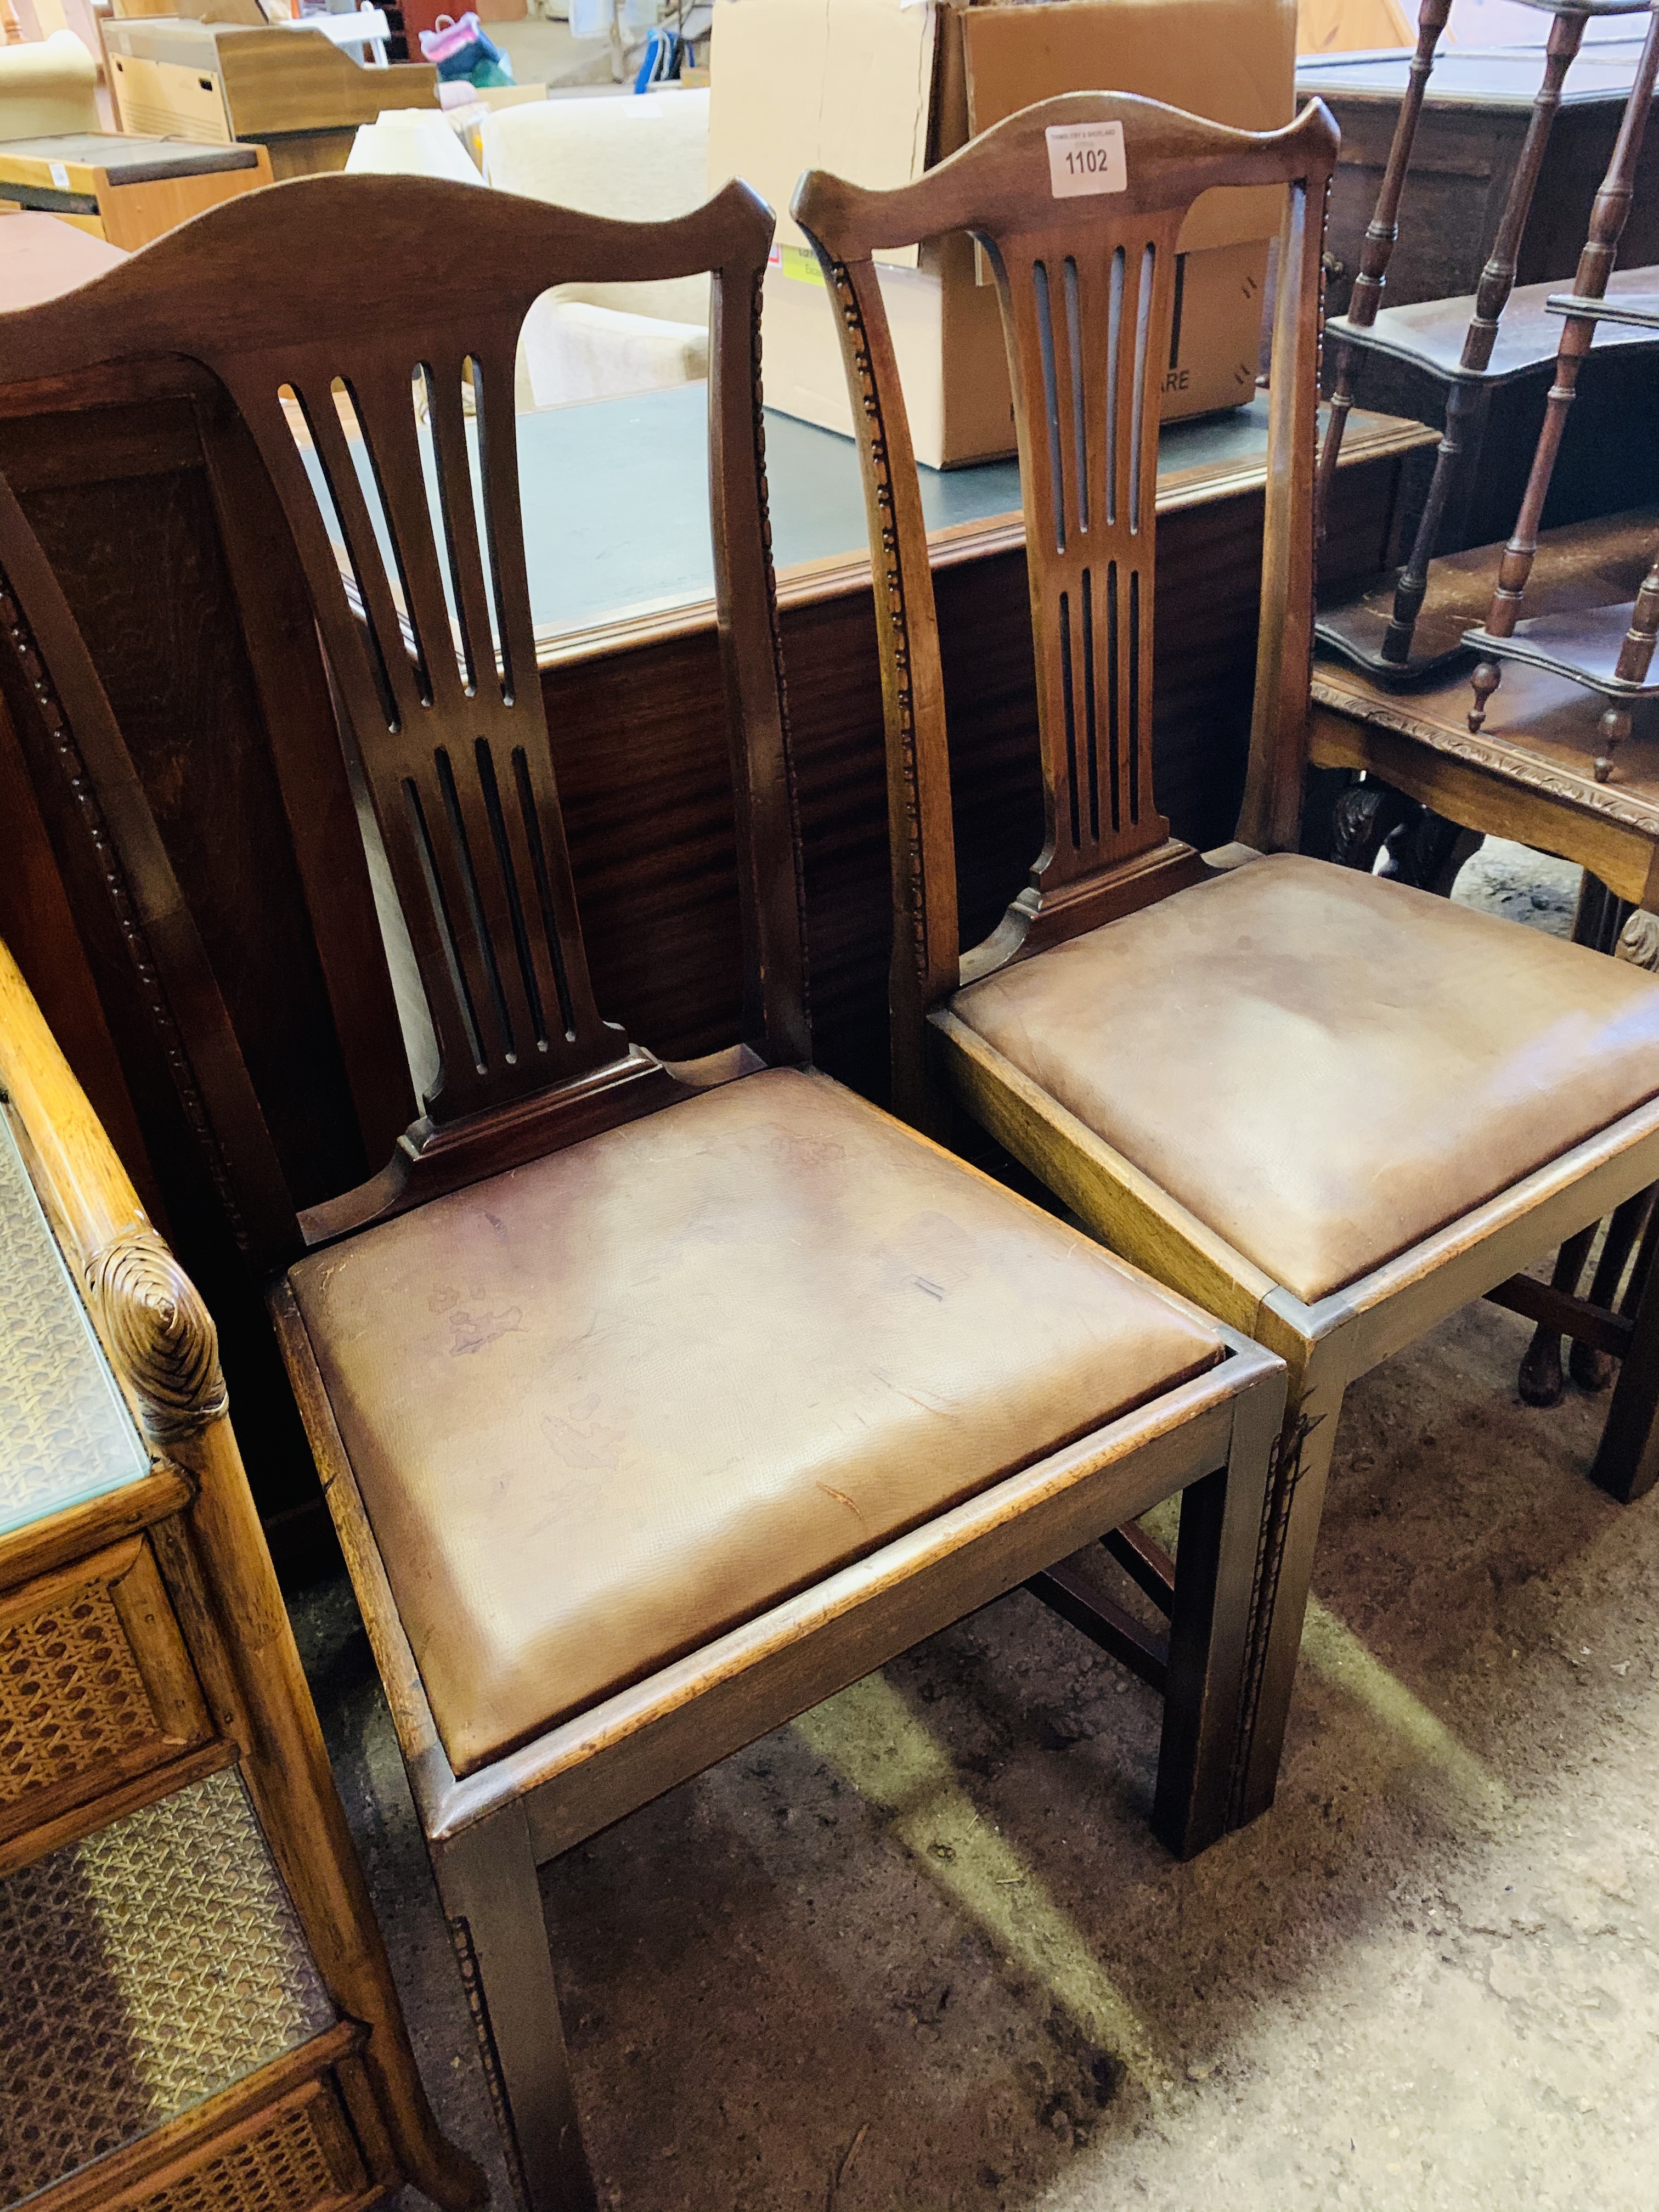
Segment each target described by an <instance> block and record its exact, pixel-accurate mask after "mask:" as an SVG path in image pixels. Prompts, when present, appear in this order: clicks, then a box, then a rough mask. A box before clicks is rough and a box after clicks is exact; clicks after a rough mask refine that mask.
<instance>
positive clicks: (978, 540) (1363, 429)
mask: <svg viewBox="0 0 1659 2212" xmlns="http://www.w3.org/2000/svg"><path fill="white" fill-rule="evenodd" d="M1401 431H1406V432H1407V436H1408V437H1409V436H1410V435H1412V433H1411V430H1410V429H1409V428H1408V426H1406V425H1403V424H1400V423H1395V422H1389V420H1388V418H1386V417H1381V416H1365V415H1364V414H1363V413H1359V412H1356V414H1355V416H1354V417H1353V418H1352V422H1351V424H1350V427H1349V431H1348V436H1347V441H1346V447H1345V458H1352V459H1358V458H1359V457H1360V456H1361V455H1362V454H1364V453H1366V452H1368V451H1370V450H1371V449H1372V448H1374V447H1376V444H1377V442H1378V440H1379V438H1383V439H1386V438H1387V437H1388V436H1389V435H1392V434H1395V433H1398V432H1401ZM467 435H468V438H469V441H472V440H473V439H474V437H475V435H476V433H475V429H474V426H473V424H472V422H471V420H470V419H469V422H468V425H467ZM518 435H519V476H520V495H521V499H522V502H523V512H524V530H525V554H526V562H527V564H528V568H529V576H530V592H531V604H532V613H533V615H534V618H535V623H536V633H537V642H538V646H539V647H540V648H541V649H542V652H543V653H544V656H549V657H562V656H563V654H565V653H568V652H569V651H570V650H572V649H573V648H574V647H576V643H577V641H581V643H582V647H586V645H587V644H588V643H590V642H591V641H592V637H593V634H594V633H595V632H596V631H603V630H605V629H611V628H613V627H616V628H628V629H634V628H636V627H637V626H638V625H639V624H641V623H644V622H648V621H649V620H650V618H652V617H659V616H660V617H668V616H671V615H681V616H684V615H685V614H687V613H689V612H691V611H702V610H709V611H712V604H713V599H714V561H713V556H712V553H711V550H710V544H709V536H708V390H707V386H704V385H703V384H701V383H697V384H684V385H679V386H675V387H673V388H671V389H670V390H666V391H661V392H643V393H640V394H638V395H636V396H635V398H627V399H608V400H595V401H590V402H587V403H585V404H581V405H577V406H571V407H555V408H546V409H544V410H541V411H539V412H538V413H533V414H526V415H521V416H520V417H519V421H518ZM1416 435H1418V436H1419V437H1420V436H1421V435H1424V434H1422V433H1420V432H1419V433H1417V434H1416ZM351 443H352V449H353V453H354V456H355V458H356V461H357V465H358V471H359V476H360V478H361V479H362V483H363V488H364V493H365V497H366V499H367V500H368V507H369V511H370V513H378V501H377V498H376V495H375V494H374V489H373V486H372V483H371V480H370V477H369V472H368V463H367V459H366V456H365V454H364V452H363V448H362V444H361V442H360V441H358V440H356V438H353V439H352V441H351ZM422 452H423V456H424V458H425V460H426V465H427V471H428V491H429V493H430V495H432V497H433V499H434V501H435V500H436V481H435V471H434V469H433V465H432V457H431V446H430V441H429V439H428V438H427V437H425V436H424V435H423V436H422ZM766 455H767V477H768V487H769V497H770V507H771V520H772V546H773V557H774V560H775V564H776V567H777V571H778V577H779V586H780V592H781V596H782V597H783V598H784V599H785V600H786V601H787V600H788V599H792V598H799V597H802V596H813V595H816V594H820V593H823V592H826V591H829V590H833V589H836V588H846V587H847V586H848V585H850V584H851V582H852V581H853V580H854V577H853V575H851V574H848V571H849V570H853V571H854V572H857V574H858V580H860V582H861V581H862V580H863V574H864V573H865V572H866V571H867V562H868V553H867V550H866V535H865V517H864V495H863V490H862V488H861V485H860V477H859V460H858V451H857V448H856V447H855V446H854V443H853V441H852V440H851V439H850V438H846V437H842V436H840V435H837V434H836V432H835V431H833V430H821V429H818V428H815V427H813V426H812V425H811V424H810V423H806V422H798V421H796V420H795V419H794V418H793V416H787V415H781V414H779V413H777V412H776V411H775V410H772V409H768V410H767V413H766ZM1266 461H1267V400H1266V398H1265V396H1261V395H1259V396H1258V397H1257V398H1255V400H1253V401H1252V402H1251V403H1250V404H1249V405H1248V406H1245V407H1241V408H1237V409H1235V410H1231V412H1229V413H1227V414H1225V415H1212V416H1201V417H1200V418H1199V419H1197V420H1195V421H1193V422H1176V423H1172V424H1170V425H1169V426H1168V427H1167V428H1165V430H1164V434H1163V438H1162V441H1161V445H1160V449H1159V453H1158V506H1159V509H1160V512H1163V511H1166V510H1167V509H1168V508H1169V507H1170V505H1171V504H1173V503H1178V502H1180V501H1183V500H1184V499H1186V498H1189V497H1194V496H1212V495H1218V494H1219V493H1221V492H1225V491H1226V490H1228V489H1235V488H1238V487H1241V486H1242V485H1243V483H1244V482H1245V481H1246V480H1247V479H1248V478H1249V477H1251V476H1252V475H1254V476H1255V477H1257V479H1258V480H1259V479H1260V477H1261V474H1262V472H1263V471H1264V470H1265V466H1266ZM919 475H920V477H921V501H922V511H923V513H924V514H925V516H926V518H927V528H928V534H929V537H930V538H931V539H932V540H933V543H934V545H935V548H936V556H937V554H938V553H939V552H943V551H945V550H946V549H947V548H948V549H949V550H951V552H953V553H955V554H957V555H963V554H968V553H971V552H972V551H974V550H979V549H980V548H981V546H983V547H984V548H985V550H989V541H990V539H991V538H992V536H993V535H994V536H995V537H996V538H999V539H1000V540H1004V541H1006V535H1007V533H1008V532H1011V531H1016V532H1017V531H1018V526H1019V520H1020V516H1019V508H1020V494H1019V469H1018V464H1017V463H1016V462H1015V461H1014V460H1013V459H1012V458H1010V459H1006V460H1000V461H986V462H981V463H979V464H977V465H973V466H970V467H967V468H961V469H951V470H939V469H929V468H922V469H921V470H920V471H919ZM474 482H475V483H477V465H476V460H475V465H474ZM642 518H644V519H647V523H648V526H642ZM381 550H382V552H383V553H384V552H385V551H386V544H385V540H384V538H382V546H381ZM393 573H394V574H395V568H394V571H393ZM394 589H395V586H394Z"/></svg>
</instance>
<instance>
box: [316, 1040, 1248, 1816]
mask: <svg viewBox="0 0 1659 2212" xmlns="http://www.w3.org/2000/svg"><path fill="white" fill-rule="evenodd" d="M289 1283H290V1285H291V1287H292V1289H293V1291H294V1294H295V1299H296V1300H297V1302H298V1304H299V1307H300V1310H301V1315H302V1316H303V1317H304V1320H305V1324H306V1329H307V1334H308V1335H309V1337H310V1339H311V1343H312V1346H313V1351H314V1352H315V1353H316V1356H317V1362H318V1365H319V1368H320V1369H321V1370H322V1374H323V1376H324V1379H325V1383H326V1384H327V1387H328V1394H329V1401H330V1403H331V1406H332V1407H333V1411H334V1415H335V1419H337V1422H338V1424H339V1426H340V1431H341V1434H342V1436H343V1438H344V1441H345V1444H346V1448H347V1449H348V1451H349V1454H350V1457H351V1465H352V1468H353V1471H354V1473H355V1474H356V1480H357V1483H358V1486H359V1487H360V1489H361V1490H362V1495H363V1500H364V1503H365V1504H366V1506H367V1508H368V1516H369V1519H370V1521H371V1522H372V1523H373V1526H374V1535H375V1541H376V1542H377V1543H378V1545H379V1547H380V1553H381V1556H382V1558H383V1559H384V1560H385V1563H386V1572H387V1574H388V1576H389V1577H390V1579H391V1583H392V1590H393V1593H394V1595H396V1598H397V1601H398V1613H399V1615H400V1617H401V1619H402V1620H403V1623H404V1628H405V1629H406V1631H407V1632H408V1634H409V1638H410V1644H411V1646H412V1647H413V1650H414V1653H415V1656H416V1662H417V1663H418V1665H419V1667H420V1670H421V1675H422V1680H423V1681H424V1683H425V1686H426V1690H427V1694H428V1698H429V1699H430V1700H431V1704H432V1711H433V1717H434V1719H435V1722H436V1723H437V1727H438V1731H439V1734H440V1735H441V1738H442V1740H443V1744H444V1748H445V1751H446V1753H447V1755H448V1758H449V1760H450V1763H451V1765H452V1766H453V1768H454V1770H455V1771H456V1772H457V1774H465V1773H468V1772H471V1771H473V1770H474V1769H476V1768H477V1766H479V1765H482V1764H483V1762H484V1761H486V1760H488V1759H492V1758H495V1757H496V1756H498V1755H499V1754H500V1753H502V1752H503V1751H505V1750H507V1749H508V1748H509V1747H511V1746H512V1745H513V1744H514V1743H517V1742H520V1741H523V1740H524V1739H526V1737H528V1736H530V1735H534V1734H536V1733H537V1732H538V1731H539V1730H540V1729H544V1728H546V1727H548V1726H550V1725H551V1724H552V1723H555V1722H556V1721H558V1720H560V1719H562V1718H564V1717H567V1716H568V1715H569V1714H571V1713H573V1712H575V1711H580V1710H582V1709H583V1708H584V1707H586V1706H587V1705H592V1703H594V1702H595V1701H596V1700H597V1699H600V1698H602V1697H603V1696H605V1694H606V1693H607V1692H611V1691H612V1690H615V1689H617V1688H620V1687H622V1686H623V1685H625V1684H627V1683H629V1682H631V1681H635V1680H638V1679H639V1678H640V1677H641V1676H642V1675H644V1674H649V1673H651V1672H653V1670H654V1669H655V1668H658V1667H659V1666H661V1665H663V1664H665V1662H667V1661H669V1660H670V1659H672V1658H674V1657H676V1656H678V1654H679V1653H681V1652H682V1651H684V1650H691V1649H694V1648H696V1647H697V1646H699V1645H701V1644H707V1643H708V1642H709V1641H710V1640H712V1638H714V1637H716V1636H718V1635H719V1634H720V1633H721V1632H722V1631H724V1630H726V1629H727V1628H730V1627H732V1626H735V1625H736V1624H738V1622H740V1621H744V1620H749V1619H750V1618H752V1617H753V1616H754V1615H755V1614H756V1613H759V1612H761V1611H763V1610H764V1608H765V1607H768V1606H769V1605H771V1604H773V1603H775V1601H777V1600H778V1599H779V1598H781V1597H783V1596H785V1595H787V1594H788V1593H789V1592H790V1591H792V1590H794V1589H799V1588H800V1587H802V1586H803V1585H804V1584H805V1583H811V1582H816V1581H817V1580H819V1579H821V1578H822V1577H823V1576H824V1575H826V1574H827V1573H829V1572H830V1571H833V1570H834V1569H836V1568H837V1567H839V1566H842V1565H846V1564H847V1563H848V1561H849V1560H852V1559H857V1558H858V1557H860V1555H861V1554H863V1553H866V1552H869V1551H872V1550H873V1549H874V1548H875V1547H877V1546H878V1544H880V1543H881V1542H882V1541H884V1540H885V1539H886V1538H888V1537H890V1536H892V1535H895V1534H897V1533H898V1532H899V1531H900V1530H902V1529H904V1528H909V1527H911V1526H913V1525H915V1523H916V1522H921V1521H923V1520H926V1519H927V1518H929V1517H930V1516H933V1515H934V1514H937V1513H939V1512H940V1511H941V1510H944V1509H945V1508H946V1507H948V1506H949V1505H951V1504H954V1503H956V1502H957V1500H958V1499H960V1498H965V1497H969V1496H971V1495H973V1494H974V1493H975V1492H977V1491H980V1490H983V1489H985V1488H986V1487H987V1486H988V1485H989V1484H991V1483H993V1482H994V1481H996V1480H998V1479H999V1478H1000V1477H1001V1476H1003V1475H1006V1474H1010V1473H1012V1472H1013V1471H1014V1470H1015V1469H1016V1468H1018V1467H1020V1466H1022V1465H1024V1464H1027V1463H1028V1462H1032V1461H1034V1460H1036V1459H1040V1458H1042V1457H1043V1456H1044V1455H1046V1454H1047V1453H1048V1452H1049V1451H1051V1450H1053V1449H1054V1448H1055V1447H1056V1446H1057V1445H1060V1444H1061V1443H1066V1442H1067V1441H1068V1440H1069V1439H1070V1438H1071V1437H1074V1436H1078V1435H1080V1434H1084V1433H1086V1432H1087V1431H1090V1430H1092V1429H1097V1428H1099V1427H1101V1426H1102V1425H1103V1424H1104V1423H1106V1422H1107V1421H1109V1420H1111V1419H1114V1418H1115V1416H1116V1415H1118V1414H1120V1413H1125V1412H1127V1411H1128V1410H1129V1409H1130V1408H1131V1407H1133V1406H1135V1405H1138V1404H1139V1402H1140V1401H1142V1400H1144V1399H1146V1398H1148V1397H1150V1396H1152V1395H1154V1394H1155V1393H1157V1392H1158V1391H1160V1390H1164V1389H1169V1388H1170V1386H1171V1385H1173V1384H1174V1383H1176V1382H1178V1381H1181V1380H1183V1379H1185V1378H1186V1377H1187V1376H1190V1375H1194V1374H1197V1373H1198V1372H1200V1370H1203V1369H1205V1368H1206V1367H1209V1366H1210V1365H1212V1364H1213V1363H1214V1362H1215V1361H1216V1360H1217V1359H1218V1358H1220V1357H1221V1356H1222V1353H1223V1350H1224V1346H1223V1344H1222V1340H1221V1339H1220V1337H1219V1336H1218V1334H1215V1333H1214V1332H1213V1331H1212V1330H1211V1329H1209V1328H1206V1327H1205V1326H1204V1324H1203V1323H1202V1322H1201V1321H1200V1320H1199V1319H1198V1318H1197V1317H1196V1316H1194V1315H1193V1314H1192V1313H1191V1312H1190V1310H1187V1309H1185V1308H1183V1307H1182V1306H1180V1305H1178V1304H1176V1302H1175V1301H1173V1300H1170V1299H1166V1298H1165V1297H1162V1296H1160V1294H1159V1293H1158V1291H1157V1290H1156V1289H1154V1288H1153V1286H1152V1285H1151V1284H1149V1283H1148V1282H1146V1280H1145V1279H1144V1278H1142V1277H1140V1276H1138V1275H1135V1274H1133V1273H1131V1272H1130V1271H1129V1270H1128V1269H1127V1267H1123V1266H1121V1264H1120V1263H1119V1262H1118V1261H1115V1260H1113V1259H1112V1258H1111V1257H1110V1256H1109V1255H1108V1254H1107V1253H1105V1252H1103V1251H1102V1250H1101V1249H1100V1248H1099V1247H1098V1246H1097V1245H1095V1244H1092V1243H1090V1242H1089V1240H1088V1239H1087V1238H1085V1237H1081V1236H1079V1234H1078V1233H1077V1232H1076V1231H1073V1230H1071V1229H1069V1228H1067V1227H1066V1225H1064V1224H1063V1223H1061V1222H1059V1221H1056V1220H1055V1219H1054V1218H1053V1217H1052V1216H1050V1215H1048V1214H1046V1213H1044V1212H1041V1211H1040V1210H1039V1209H1038V1208H1037V1207H1036V1206H1030V1205H1028V1204H1027V1203H1026V1202H1025V1201H1024V1200H1022V1199H1019V1198H1016V1197H1014V1196H1013V1195H1012V1194H1010V1193H1009V1192H1007V1191H1006V1190H1004V1189H1002V1188H1000V1187H999V1186H998V1185H997V1184H995V1183H993V1182H989V1181H987V1180H986V1179H985V1178H983V1177H981V1176H977V1175H975V1174H972V1173H969V1172H964V1170H963V1167H962V1165H961V1164H960V1163H959V1162H957V1161H956V1160H954V1159H952V1158H950V1157H949V1156H948V1155H947V1154H945V1153H944V1152H940V1151H939V1149H938V1148H937V1147H936V1146H933V1145H931V1144H929V1143H927V1141H926V1140H925V1139H921V1138H919V1137H917V1136H915V1135H914V1134H913V1133H911V1132H910V1131H909V1130H908V1129H906V1128H904V1127H902V1125H901V1124H900V1123H898V1122H896V1121H890V1119H889V1118H888V1117H887V1116H886V1115H880V1114H877V1113H875V1112H874V1111H872V1109H871V1108H870V1107H868V1106H867V1105H866V1104H865V1103H863V1101H862V1100H860V1099H857V1098H854V1097H852V1096H851V1094H849V1093H848V1092H847V1091H842V1090H841V1089H839V1088H838V1087H837V1086H836V1085H834V1084H832V1083H830V1082H829V1081H828V1080H827V1079H824V1078H823V1077H818V1076H811V1075H806V1074H801V1073H795V1072H793V1071H789V1070H777V1071H775V1072H770V1073H764V1074H759V1075H752V1076H750V1077H749V1078H747V1079H745V1080H744V1081H743V1082H741V1083H735V1084H730V1085H726V1086H725V1087H724V1088H722V1089H720V1090H718V1091H710V1092H709V1093H708V1096H707V1097H703V1098H701V1099H697V1100H695V1101H693V1102H692V1103H689V1104H687V1105H684V1106H678V1107H676V1108H675V1109H673V1111H672V1112H671V1113H666V1114H655V1115H651V1116H650V1117H649V1118H648V1119H647V1120H645V1121H635V1122H630V1123H629V1124H627V1125H626V1126H625V1127H622V1128H619V1129H613V1130H611V1132H610V1133H608V1134H606V1135H604V1136H600V1137H595V1138H591V1139H588V1140H587V1141H586V1143H583V1144H580V1145H575V1146H571V1147H570V1148H569V1149H568V1151H565V1152H556V1153H554V1154H552V1155H551V1156H550V1158H545V1159H542V1160H538V1161H537V1162H536V1163H535V1164H533V1165H532V1166H530V1167H526V1168H520V1169H518V1170H515V1171H514V1172H513V1173H511V1174H509V1175H505V1176H496V1177H495V1178H493V1179H492V1180H490V1181H489V1182H482V1183H478V1184H476V1185H474V1186H473V1187H472V1188H470V1189H467V1190H464V1191H459V1192H457V1193H455V1194H453V1196H451V1197H448V1198H442V1199H438V1200H434V1201H433V1203H432V1204H430V1205H428V1206H422V1207H421V1208H420V1209H419V1210H418V1211H417V1212H413V1213H409V1214H405V1215H404V1216H402V1217H401V1218H399V1219H398V1220H395V1221H392V1222H389V1223H387V1224H386V1225H384V1226H382V1227H380V1228H377V1229H372V1230H369V1231H366V1232H365V1233H363V1234H362V1235H360V1236H358V1237H355V1238H354V1239H353V1240H352V1241H351V1242H350V1243H347V1244H345V1245H343V1246H341V1247H339V1248H337V1249H333V1250H329V1251H325V1252H321V1253H319V1254H317V1255H315V1256H314V1257H313V1258H310V1259H307V1260H305V1261H301V1263H300V1265H299V1266H298V1267H295V1268H294V1269H292V1270H291V1271H290V1274H289Z"/></svg>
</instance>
